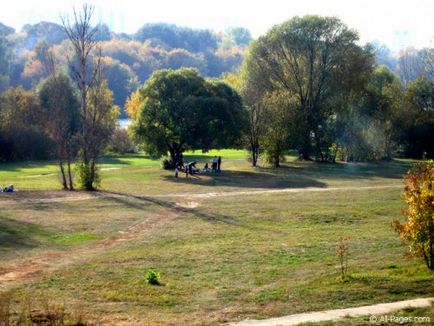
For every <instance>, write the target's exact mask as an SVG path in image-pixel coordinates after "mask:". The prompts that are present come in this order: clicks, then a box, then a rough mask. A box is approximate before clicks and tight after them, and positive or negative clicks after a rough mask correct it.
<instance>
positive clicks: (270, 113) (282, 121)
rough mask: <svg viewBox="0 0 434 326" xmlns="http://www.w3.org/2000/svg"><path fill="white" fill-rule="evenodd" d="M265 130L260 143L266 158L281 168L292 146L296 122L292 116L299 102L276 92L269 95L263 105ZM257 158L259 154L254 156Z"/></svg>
mask: <svg viewBox="0 0 434 326" xmlns="http://www.w3.org/2000/svg"><path fill="white" fill-rule="evenodd" d="M262 105H264V110H263V114H264V117H263V128H264V132H263V134H262V135H261V136H262V137H261V138H260V142H261V143H262V147H263V149H264V151H265V158H266V160H267V162H268V163H271V164H272V165H273V166H274V167H279V166H280V162H282V161H284V160H285V152H286V151H287V150H288V149H289V146H290V138H291V137H290V136H291V132H292V131H293V130H294V129H293V128H291V124H292V123H293V122H294V121H295V119H294V117H293V116H292V114H293V113H294V112H295V109H296V106H297V100H296V99H295V98H294V97H292V98H291V97H290V96H288V94H283V93H279V92H276V93H275V94H268V95H267V98H266V99H264V101H263V104H262ZM253 157H256V159H257V154H256V155H253Z"/></svg>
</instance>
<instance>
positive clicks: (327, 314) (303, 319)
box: [229, 297, 434, 326]
mask: <svg viewBox="0 0 434 326" xmlns="http://www.w3.org/2000/svg"><path fill="white" fill-rule="evenodd" d="M432 304H434V297H433V298H419V299H413V300H405V301H398V302H391V303H380V304H375V305H370V306H362V307H356V308H346V309H335V310H324V311H315V312H308V313H303V314H295V315H289V316H283V317H278V318H270V319H263V320H245V321H241V322H238V323H230V324H229V325H231V326H287V325H298V324H301V323H308V322H310V323H317V322H322V321H330V320H339V319H343V318H346V317H366V316H369V321H370V323H371V324H372V325H375V324H377V325H381V324H382V323H381V321H380V316H381V315H385V314H389V313H391V312H393V311H396V310H400V309H405V308H427V307H431V306H432ZM433 321H434V320H433ZM383 324H384V323H383ZM421 324H422V323H421ZM425 324H430V322H428V323H425Z"/></svg>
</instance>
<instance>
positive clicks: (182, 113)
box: [134, 68, 243, 163]
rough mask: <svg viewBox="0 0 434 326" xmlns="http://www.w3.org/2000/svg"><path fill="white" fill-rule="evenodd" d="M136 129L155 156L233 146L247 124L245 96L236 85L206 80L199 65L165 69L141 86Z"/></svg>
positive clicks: (172, 155) (173, 156)
mask: <svg viewBox="0 0 434 326" xmlns="http://www.w3.org/2000/svg"><path fill="white" fill-rule="evenodd" d="M140 96H141V100H142V105H141V107H140V111H139V113H138V115H137V118H136V121H135V123H134V132H135V135H136V136H137V138H138V139H140V140H141V141H142V142H143V144H144V146H145V149H146V150H147V152H148V153H149V154H151V155H152V156H154V157H160V156H162V155H165V154H167V152H169V153H170V156H171V160H172V163H176V161H177V156H179V155H180V153H182V151H183V150H185V149H201V150H204V151H206V150H209V149H211V148H223V147H230V146H233V145H234V143H235V141H236V140H237V139H238V138H239V137H240V134H241V128H240V127H241V126H242V125H243V123H242V119H243V109H242V104H241V98H240V97H239V95H238V94H237V93H236V91H235V90H234V89H232V88H231V87H230V86H228V85H226V84H224V83H222V82H217V81H208V80H205V79H204V78H203V77H202V76H200V75H199V73H198V71H197V70H195V69H193V68H183V69H178V70H160V71H157V72H155V73H154V74H153V75H152V77H151V78H150V79H149V80H148V81H147V82H145V84H144V85H143V87H142V88H141V89H140Z"/></svg>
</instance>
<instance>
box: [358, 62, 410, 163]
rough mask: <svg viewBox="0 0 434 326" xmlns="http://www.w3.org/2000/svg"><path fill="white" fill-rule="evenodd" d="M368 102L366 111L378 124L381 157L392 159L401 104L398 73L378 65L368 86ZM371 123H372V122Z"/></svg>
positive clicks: (373, 121) (377, 136) (372, 120)
mask: <svg viewBox="0 0 434 326" xmlns="http://www.w3.org/2000/svg"><path fill="white" fill-rule="evenodd" d="M365 95H366V96H365V98H366V102H365V105H366V106H365V108H364V111H365V112H364V113H365V115H366V116H367V117H369V118H371V122H372V123H374V124H377V128H376V129H377V130H378V133H377V135H376V138H377V139H379V140H380V141H381V144H380V148H378V151H379V153H380V157H379V158H381V159H383V158H384V159H391V158H392V149H393V140H394V139H396V138H397V132H398V130H397V128H396V124H395V122H396V119H398V116H399V114H400V113H401V112H400V106H401V99H402V92H401V83H400V80H399V78H398V76H397V75H395V74H394V73H393V72H392V71H390V70H389V69H388V68H387V67H386V66H379V67H377V68H376V69H375V70H374V71H373V73H372V77H371V79H370V81H369V82H368V84H367V86H366V94H365ZM372 123H371V124H372Z"/></svg>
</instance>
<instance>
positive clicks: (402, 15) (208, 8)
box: [0, 0, 434, 52]
mask: <svg viewBox="0 0 434 326" xmlns="http://www.w3.org/2000/svg"><path fill="white" fill-rule="evenodd" d="M83 2H87V3H90V4H93V5H94V6H95V9H96V11H95V23H98V22H104V23H106V24H107V25H109V27H110V28H111V29H112V30H114V31H115V32H125V33H134V32H135V31H137V29H138V28H140V27H141V26H142V25H143V24H145V23H149V22H167V23H173V24H177V25H181V26H189V27H193V28H210V29H213V30H215V31H224V30H225V29H226V28H227V27H229V26H242V27H246V28H248V29H249V30H250V31H251V33H252V35H253V36H254V37H258V36H260V35H263V34H265V33H266V32H267V30H268V29H269V28H270V27H271V26H273V25H275V24H279V23H282V22H283V21H285V20H288V19H290V18H291V17H293V16H303V15H307V14H319V15H327V16H338V17H339V18H340V19H341V20H342V21H343V22H344V23H346V24H347V25H348V26H349V27H350V28H353V29H356V30H357V31H358V32H359V34H360V39H361V43H365V42H369V41H379V42H381V43H384V44H385V45H387V46H388V47H389V48H390V49H391V50H392V51H394V52H398V51H399V50H400V49H402V48H404V47H407V46H413V47H416V48H422V47H427V46H434V41H433V40H434V0H410V1H408V0H297V1H294V0H286V1H285V0H141V1H140V0H136V1H135V0H88V1H82V0H4V1H1V2H0V4H1V6H2V9H1V10H0V22H2V23H4V24H6V25H8V26H11V27H14V28H15V29H16V30H20V29H21V28H22V26H23V25H24V24H28V23H30V24H34V23H37V22H40V21H52V22H57V23H60V15H61V14H70V13H71V11H72V8H73V7H74V6H75V7H78V8H79V7H81V5H82V3H83Z"/></svg>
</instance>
